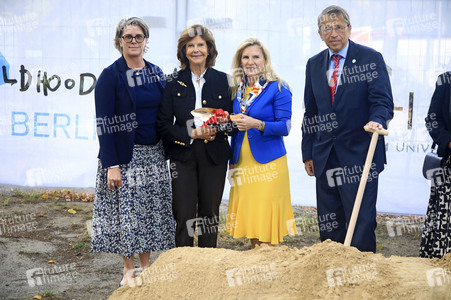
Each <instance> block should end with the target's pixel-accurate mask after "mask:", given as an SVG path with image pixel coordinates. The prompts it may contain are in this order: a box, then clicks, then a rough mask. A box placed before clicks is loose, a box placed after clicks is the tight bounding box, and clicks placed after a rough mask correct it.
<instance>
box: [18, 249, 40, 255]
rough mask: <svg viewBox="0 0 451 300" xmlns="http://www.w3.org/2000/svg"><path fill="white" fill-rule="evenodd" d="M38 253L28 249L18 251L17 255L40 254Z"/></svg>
mask: <svg viewBox="0 0 451 300" xmlns="http://www.w3.org/2000/svg"><path fill="white" fill-rule="evenodd" d="M40 253H41V252H39V251H32V250H30V249H25V250H20V251H19V254H40Z"/></svg>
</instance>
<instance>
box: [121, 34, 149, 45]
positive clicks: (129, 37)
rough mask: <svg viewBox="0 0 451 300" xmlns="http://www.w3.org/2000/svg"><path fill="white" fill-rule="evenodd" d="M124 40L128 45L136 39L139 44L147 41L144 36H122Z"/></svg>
mask: <svg viewBox="0 0 451 300" xmlns="http://www.w3.org/2000/svg"><path fill="white" fill-rule="evenodd" d="M122 39H123V40H124V41H125V42H126V43H131V42H132V41H133V39H135V41H136V42H137V43H142V42H143V41H144V39H145V36H144V35H142V34H137V35H136V36H132V35H130V34H127V35H124V36H122Z"/></svg>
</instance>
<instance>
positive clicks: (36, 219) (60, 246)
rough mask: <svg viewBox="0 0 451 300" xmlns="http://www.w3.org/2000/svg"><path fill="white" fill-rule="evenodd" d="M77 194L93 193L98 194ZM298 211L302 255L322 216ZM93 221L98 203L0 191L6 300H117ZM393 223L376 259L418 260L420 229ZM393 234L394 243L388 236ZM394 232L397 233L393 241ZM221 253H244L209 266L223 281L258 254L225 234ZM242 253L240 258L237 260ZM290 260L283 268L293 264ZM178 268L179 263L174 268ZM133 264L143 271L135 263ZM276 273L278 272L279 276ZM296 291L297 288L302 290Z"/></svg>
mask: <svg viewBox="0 0 451 300" xmlns="http://www.w3.org/2000/svg"><path fill="white" fill-rule="evenodd" d="M11 189H12V190H11ZM76 191H83V192H88V193H89V192H91V193H92V192H93V190H92V189H88V190H86V189H83V190H76ZM226 208H227V203H226V202H224V203H223V205H222V206H221V211H222V213H225V211H226ZM294 209H295V217H296V219H297V221H296V223H297V224H298V226H297V227H298V231H300V233H301V234H300V235H297V236H293V237H287V238H286V239H285V242H284V244H285V245H288V246H289V247H297V248H300V249H304V248H303V247H305V246H311V245H315V244H318V243H319V234H318V228H317V225H315V224H314V223H313V221H312V220H314V219H315V218H316V211H315V210H314V209H313V208H306V207H295V208H294ZM71 212H72V213H71ZM73 212H75V213H73ZM91 217H92V202H81V201H71V202H67V201H66V200H65V199H61V198H59V199H53V198H49V199H43V198H42V197H41V196H40V190H36V189H25V188H20V190H18V189H17V188H12V187H6V186H3V187H0V218H3V219H9V220H13V221H12V222H13V224H6V225H3V224H0V262H1V264H0V299H31V298H32V297H33V296H35V295H38V294H41V295H47V296H45V297H43V298H42V299H107V298H108V297H109V296H111V295H112V294H113V292H114V291H115V290H116V289H117V288H118V284H119V281H120V280H121V270H122V259H121V257H120V256H118V255H115V254H107V253H91V252H90V237H89V234H88V226H87V225H88V224H89V221H90V220H91ZM393 218H398V219H399V218H400V216H388V215H385V216H384V215H380V216H378V222H379V226H378V228H377V230H376V235H377V238H378V250H377V251H378V253H381V254H382V255H383V256H386V257H389V256H391V255H401V256H417V255H418V248H419V241H420V237H421V233H420V231H419V230H418V228H417V229H416V230H410V229H409V230H405V229H406V228H404V231H403V232H402V234H399V232H391V231H393V226H388V225H387V224H386V220H389V221H390V220H393ZM403 218H404V217H403ZM403 220H404V219H403ZM405 220H407V219H405ZM415 222H417V223H413V225H414V226H413V227H412V228H413V229H415V226H416V225H418V224H419V222H418V220H416V221H415ZM420 223H421V220H420ZM415 224H416V225H415ZM395 231H396V230H395ZM390 232H391V233H392V236H389V233H390ZM393 233H395V234H394V235H393ZM218 247H220V248H227V249H233V250H239V251H233V252H228V250H227V251H226V250H224V249H222V250H224V251H226V253H232V254H230V257H229V256H228V255H229V254H227V255H223V254H218V255H217V259H216V260H215V262H213V263H212V262H210V263H212V265H215V264H219V265H220V266H221V268H222V269H220V270H221V271H220V273H219V274H222V275H220V276H222V277H221V278H222V279H223V277H224V274H223V272H225V271H224V270H226V269H227V268H232V267H234V266H240V263H239V262H235V263H234V264H232V265H228V264H227V263H228V262H229V261H230V262H233V261H234V260H235V258H234V257H236V258H239V257H241V256H240V255H241V254H240V253H243V255H245V256H244V258H245V260H249V259H247V257H248V256H247V255H249V254H244V253H254V252H252V251H249V252H247V251H246V250H248V249H249V248H250V245H249V242H248V241H247V240H246V239H232V238H230V236H228V234H226V233H225V232H220V233H219V239H218ZM282 248H283V247H281V249H282ZM175 250H177V249H175ZM175 250H170V251H172V252H165V253H164V254H163V255H162V256H161V258H164V259H165V262H164V265H165V267H166V268H169V269H170V268H172V267H173V266H176V268H177V274H178V275H177V276H182V275H181V273H180V272H182V271H184V270H185V269H187V270H188V271H189V270H191V269H196V268H194V267H193V266H185V265H183V264H180V259H181V258H179V259H176V261H173V260H172V259H173V258H170V257H168V256H166V255H167V254H171V253H174V254H171V255H175V257H185V256H186V257H190V256H192V257H193V259H192V260H190V263H193V264H196V263H197V261H199V263H202V262H201V261H200V259H201V258H202V256H203V255H200V254H199V253H197V252H193V253H191V252H189V251H191V250H192V251H197V250H202V249H197V248H194V249H188V250H186V251H188V252H187V253H186V254H185V253H183V254H182V255H180V254H178V253H177V252H174V251H175ZM177 251H178V250H177ZM296 251H297V250H296ZM237 252H238V253H239V254H236V253H237ZM160 254H161V253H152V255H151V261H152V262H154V261H155V260H156V259H157V258H158V257H159V256H160ZM382 255H379V256H382ZM197 256H199V257H197ZM214 256H216V254H214ZM291 256H292V255H291ZM291 256H290V258H288V260H287V262H285V263H289V264H290V263H291V262H292V260H291ZM195 257H197V258H195ZM258 257H262V255H260V254H258V255H257V258H258ZM281 257H282V256H281ZM242 258H243V257H241V259H242ZM254 260H255V258H252V259H250V260H249V261H254ZM173 262H174V263H176V264H175V265H173V264H172V263H173ZM256 262H258V263H259V264H260V265H261V264H263V267H264V264H265V263H264V261H263V260H262V261H261V262H260V260H256ZM280 264H281V265H282V264H284V262H280ZM135 265H136V266H138V265H139V264H138V261H137V260H136V263H135ZM241 265H242V264H241ZM279 267H280V266H278V267H277V268H279ZM450 268H451V266H450ZM197 269H198V270H201V271H200V273H194V274H191V275H190V276H193V277H192V278H191V279H190V280H191V282H193V281H194V282H196V285H197V284H201V285H204V286H210V285H209V283H210V279H209V278H204V277H202V276H203V275H202V274H203V272H204V271H202V270H204V267H202V266H200V267H199V268H197ZM160 270H161V269H160ZM221 272H222V273H221ZM277 272H280V269H278V271H277ZM296 272H298V271H296ZM296 272H295V273H296ZM299 272H300V270H299ZM41 273H44V274H41ZM299 274H300V273H299ZM293 276H295V278H298V279H299V275H296V274H293ZM218 278H219V277H218ZM218 278H217V279H218ZM173 279H174V278H173ZM222 279H220V280H222ZM218 280H219V279H218ZM284 280H285V279H284ZM173 282H177V280H176V279H174V280H173ZM160 283H161V282H160ZM207 283H208V284H207ZM289 284H292V283H290V282H288V281H287V282H286V283H285V285H289ZM304 284H307V283H304ZM222 285H223V282H222V283H219V286H222ZM294 285H295V286H296V284H294ZM182 286H183V284H182ZM216 286H217V284H213V285H211V288H210V289H209V293H210V294H208V295H211V297H209V296H208V297H206V298H215V297H214V295H216V294H215V293H216ZM226 287H227V286H226ZM170 290H172V287H170ZM186 291H187V293H186V294H184V296H182V295H183V292H177V293H178V294H177V295H178V296H180V297H181V298H185V299H186V298H190V297H189V296H190V295H192V296H193V295H195V294H194V292H191V291H188V290H186ZM232 291H233V290H232ZM190 293H191V294H190ZM51 295H53V296H51ZM115 295H116V294H115ZM152 295H153V294H152V293H151V294H149V297H150V298H147V299H154V298H156V297H153V296H152ZM174 295H175V294H174ZM231 295H232V298H241V296H240V295H241V294H234V293H232V294H231ZM243 295H247V294H243ZM162 297H163V296H162ZM243 297H244V296H243ZM246 297H247V296H246ZM163 298H164V299H167V298H172V299H174V297H172V296H171V295H165V296H164V297H163ZM175 298H179V297H175ZM196 298H198V297H196ZM202 298H205V297H202ZM450 299H451V296H450Z"/></svg>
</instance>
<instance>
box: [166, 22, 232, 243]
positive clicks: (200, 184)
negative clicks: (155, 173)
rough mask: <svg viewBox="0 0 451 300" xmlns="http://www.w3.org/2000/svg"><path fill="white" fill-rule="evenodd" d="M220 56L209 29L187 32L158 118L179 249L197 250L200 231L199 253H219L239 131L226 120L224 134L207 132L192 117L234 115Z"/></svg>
mask: <svg viewBox="0 0 451 300" xmlns="http://www.w3.org/2000/svg"><path fill="white" fill-rule="evenodd" d="M217 55H218V51H217V50H216V44H215V39H214V37H213V34H212V32H211V31H210V30H209V29H208V28H206V27H205V26H202V25H197V24H195V25H191V26H189V27H188V28H186V29H185V30H183V32H182V33H181V35H180V37H179V39H178V42H177V58H178V60H179V61H180V66H181V70H179V71H178V72H177V74H176V80H173V81H171V82H168V84H167V86H166V89H165V91H164V97H163V100H162V101H161V105H160V109H159V113H158V119H157V127H158V132H159V133H160V135H161V136H162V137H163V139H164V141H165V149H166V151H167V155H168V157H169V158H170V162H171V172H172V194H173V206H172V207H173V213H174V217H175V220H176V222H177V229H176V236H175V243H176V245H177V247H182V246H193V245H194V235H195V232H196V229H197V235H198V246H199V247H216V242H217V231H218V223H219V205H220V204H221V200H222V193H223V191H224V184H225V176H226V172H227V161H228V160H229V158H230V157H231V155H232V152H231V150H230V145H229V142H228V134H233V128H232V127H231V126H230V125H232V123H230V122H228V121H227V118H225V117H224V116H223V117H219V118H218V122H220V123H223V124H221V127H222V128H223V129H224V130H218V129H217V127H214V126H212V125H207V124H205V126H204V124H203V122H202V121H201V120H197V119H193V115H192V114H191V111H192V110H194V109H198V108H213V109H216V110H219V109H221V110H223V111H224V114H225V115H228V114H229V112H231V111H232V102H231V98H230V91H229V85H228V80H227V75H226V74H225V73H223V72H220V71H218V70H216V69H214V68H213V66H214V65H215V61H216V56H217Z"/></svg>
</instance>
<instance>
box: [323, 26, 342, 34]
mask: <svg viewBox="0 0 451 300" xmlns="http://www.w3.org/2000/svg"><path fill="white" fill-rule="evenodd" d="M348 27H349V26H340V25H337V26H335V27H329V26H325V27H322V28H321V31H322V33H324V34H331V33H332V31H333V30H334V29H335V32H336V33H343V32H345V31H346V29H347V28H348Z"/></svg>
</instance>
